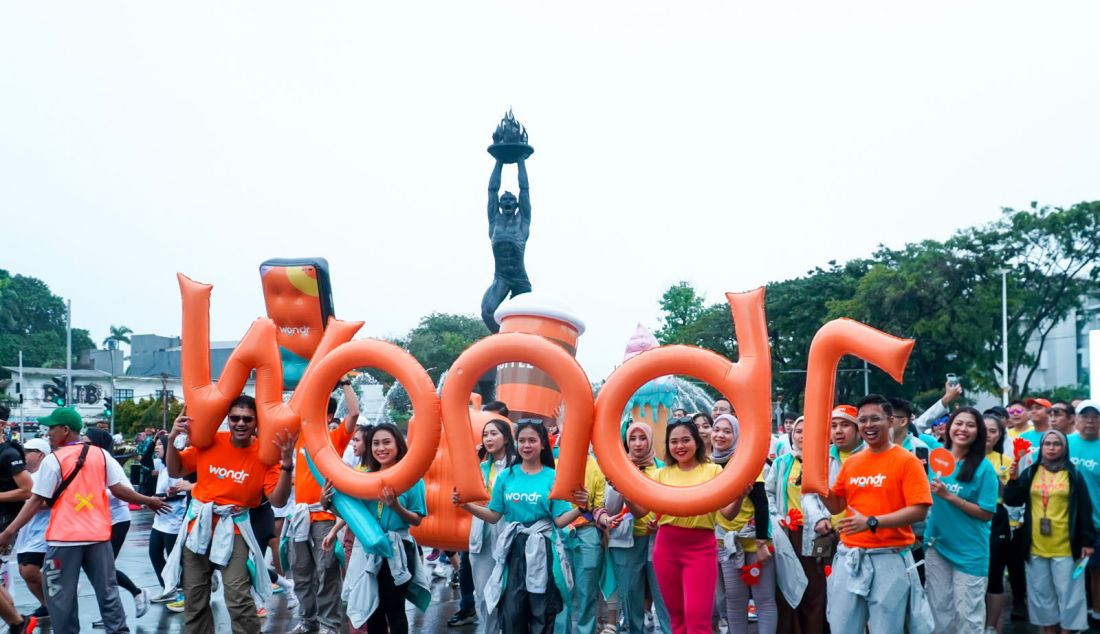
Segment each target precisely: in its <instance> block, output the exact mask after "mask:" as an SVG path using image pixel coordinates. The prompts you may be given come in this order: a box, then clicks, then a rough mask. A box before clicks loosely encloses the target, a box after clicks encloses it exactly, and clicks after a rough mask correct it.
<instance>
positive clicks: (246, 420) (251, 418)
mask: <svg viewBox="0 0 1100 634" xmlns="http://www.w3.org/2000/svg"><path fill="white" fill-rule="evenodd" d="M254 420H256V417H255V416H237V415H236V414H230V415H229V422H231V423H242V422H243V423H251V422H252V421H254Z"/></svg>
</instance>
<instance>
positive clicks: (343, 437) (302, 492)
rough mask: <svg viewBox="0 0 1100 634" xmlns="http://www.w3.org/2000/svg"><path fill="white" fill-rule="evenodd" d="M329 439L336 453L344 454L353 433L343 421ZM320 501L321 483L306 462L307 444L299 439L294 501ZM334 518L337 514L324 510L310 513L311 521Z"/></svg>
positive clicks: (309, 502) (303, 502)
mask: <svg viewBox="0 0 1100 634" xmlns="http://www.w3.org/2000/svg"><path fill="white" fill-rule="evenodd" d="M329 440H331V441H332V446H333V448H335V449H336V453H337V454H343V453H344V450H345V449H347V448H348V443H349V442H351V434H349V433H348V431H347V427H346V426H345V425H344V423H343V422H341V423H340V425H339V426H338V427H337V428H336V429H334V430H332V431H330V432H329ZM320 501H321V485H320V484H318V483H317V480H316V479H314V477H313V473H312V472H310V470H309V465H307V464H306V446H305V444H304V443H303V442H302V441H301V440H299V441H298V464H297V465H296V466H295V468H294V503H295V504H317V503H318V502H320ZM334 519H336V516H335V515H333V514H332V513H325V512H324V511H314V512H312V513H310V514H309V520H310V521H311V522H317V521H320V520H334Z"/></svg>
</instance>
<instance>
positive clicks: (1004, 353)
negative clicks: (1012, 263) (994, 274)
mask: <svg viewBox="0 0 1100 634" xmlns="http://www.w3.org/2000/svg"><path fill="white" fill-rule="evenodd" d="M999 272H1000V274H1001V405H1003V406H1004V407H1008V391H1009V384H1008V269H1000V271H999Z"/></svg>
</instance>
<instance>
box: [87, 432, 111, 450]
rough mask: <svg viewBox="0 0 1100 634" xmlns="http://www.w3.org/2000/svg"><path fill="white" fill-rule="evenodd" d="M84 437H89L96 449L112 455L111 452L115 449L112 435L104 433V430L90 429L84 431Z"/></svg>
mask: <svg viewBox="0 0 1100 634" xmlns="http://www.w3.org/2000/svg"><path fill="white" fill-rule="evenodd" d="M84 435H85V436H87V437H88V441H89V442H91V443H92V444H93V445H95V446H96V447H99V448H100V449H103V450H105V451H107V452H108V453H110V452H111V450H112V449H114V447H115V440H114V438H111V434H109V433H107V432H105V431H103V430H102V429H98V428H96V427H89V428H88V429H85V430H84Z"/></svg>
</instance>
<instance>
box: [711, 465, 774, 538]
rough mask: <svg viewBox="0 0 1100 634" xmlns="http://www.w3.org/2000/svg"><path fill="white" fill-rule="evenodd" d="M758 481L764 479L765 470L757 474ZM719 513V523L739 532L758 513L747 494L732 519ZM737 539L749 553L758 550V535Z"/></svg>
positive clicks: (730, 530)
mask: <svg viewBox="0 0 1100 634" xmlns="http://www.w3.org/2000/svg"><path fill="white" fill-rule="evenodd" d="M756 481H757V482H763V481H764V472H763V471H761V472H760V475H758V476H756ZM717 515H718V525H719V526H721V527H722V528H724V529H726V531H727V532H731V533H739V532H741V529H743V528H745V526H747V525H748V523H749V522H750V521H752V519H753V517H754V516H755V515H756V506H755V505H754V504H753V503H752V500H750V499H749V497H748V496H747V495H746V496H745V499H744V500H741V510H740V511H739V512H738V513H737V515H735V516H734V518H733V519H732V520H727V519H726V518H725V517H723V516H722V514H721V513H717ZM737 541H739V542H741V550H744V551H745V552H747V553H755V552H756V537H755V536H754V537H738V538H737Z"/></svg>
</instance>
